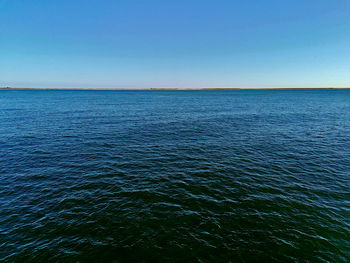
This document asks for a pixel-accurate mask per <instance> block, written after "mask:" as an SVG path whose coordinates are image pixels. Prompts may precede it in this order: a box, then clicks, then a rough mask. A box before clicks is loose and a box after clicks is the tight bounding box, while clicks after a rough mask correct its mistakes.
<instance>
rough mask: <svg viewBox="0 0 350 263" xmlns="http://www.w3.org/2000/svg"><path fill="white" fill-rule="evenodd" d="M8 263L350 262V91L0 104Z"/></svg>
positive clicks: (0, 245)
mask: <svg viewBox="0 0 350 263" xmlns="http://www.w3.org/2000/svg"><path fill="white" fill-rule="evenodd" d="M0 179H1V185H0V261H3V262H12V261H14V262H56V261H58V262H76V261H79V262H111V261H115V262H140V261H145V262H165V261H168V262H229V261H232V262H294V261H296V262H348V261H349V260H350V256H349V254H350V190H349V189H350V91H348V90H313V91H312V90H311V91H310V90H299V91H292V90H288V91H277V90H275V91H0Z"/></svg>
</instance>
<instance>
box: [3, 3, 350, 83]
mask: <svg viewBox="0 0 350 263" xmlns="http://www.w3.org/2000/svg"><path fill="white" fill-rule="evenodd" d="M1 86H11V87H20V88H224V87H229V88H303V87H305V88H310V87H350V0H283V1H282V0H241V1H238V0H216V1H215V0H200V1H199V0H198V1H197V0H175V1H174V0H143V1H142V0H114V1H110V0H104V1H102V0H89V1H86V0H50V1H47V0H32V1H29V0H0V87H1Z"/></svg>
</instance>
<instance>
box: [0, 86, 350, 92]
mask: <svg viewBox="0 0 350 263" xmlns="http://www.w3.org/2000/svg"><path fill="white" fill-rule="evenodd" d="M317 89H322V90H344V89H346V90H347V89H350V87H348V88H333V87H327V88H193V89H191V88H144V89H142V88H139V89H138V88H135V89H132V88H125V89H122V88H100V89H99V88H11V87H2V88H0V90H67V91H70V90H85V91H86V90H93V91H98V90H100V91H205V90H208V91H216V90H220V91H221V90H222V91H229V90H317Z"/></svg>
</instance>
